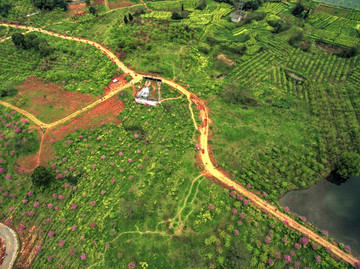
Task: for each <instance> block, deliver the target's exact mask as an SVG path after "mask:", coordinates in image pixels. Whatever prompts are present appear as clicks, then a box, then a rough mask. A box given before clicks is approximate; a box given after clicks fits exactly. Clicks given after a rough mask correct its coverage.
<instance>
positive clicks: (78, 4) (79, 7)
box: [68, 3, 86, 10]
mask: <svg viewBox="0 0 360 269" xmlns="http://www.w3.org/2000/svg"><path fill="white" fill-rule="evenodd" d="M85 6H86V4H85V3H77V4H72V5H71V4H70V5H68V9H69V10H78V9H81V8H83V7H85Z"/></svg>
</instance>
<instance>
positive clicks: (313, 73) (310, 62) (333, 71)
mask: <svg viewBox="0 0 360 269" xmlns="http://www.w3.org/2000/svg"><path fill="white" fill-rule="evenodd" d="M356 61H357V60H356V59H355V58H352V59H342V58H339V57H336V56H335V55H331V56H324V57H322V58H319V57H315V56H313V55H311V54H308V53H305V52H303V51H301V50H296V51H295V52H294V53H293V55H292V56H291V57H290V58H289V59H288V62H287V64H286V66H287V67H288V68H290V69H292V70H297V71H299V72H300V73H301V74H304V75H305V76H307V77H308V78H309V79H312V80H313V81H314V82H315V81H317V82H321V81H329V82H330V81H331V82H339V81H340V80H343V79H344V76H345V75H346V74H347V73H348V72H349V70H350V68H351V67H352V66H354V65H355V63H356Z"/></svg>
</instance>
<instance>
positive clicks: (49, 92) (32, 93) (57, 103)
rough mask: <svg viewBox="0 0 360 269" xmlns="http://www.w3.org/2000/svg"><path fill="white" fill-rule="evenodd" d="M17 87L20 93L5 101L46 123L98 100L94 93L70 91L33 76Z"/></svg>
mask: <svg viewBox="0 0 360 269" xmlns="http://www.w3.org/2000/svg"><path fill="white" fill-rule="evenodd" d="M17 88H18V89H19V92H18V94H17V95H16V96H15V97H11V98H4V101H6V102H9V103H10V104H13V105H15V106H18V107H20V108H22V109H24V110H26V111H28V112H30V113H32V114H33V115H35V116H36V117H37V118H38V119H39V120H41V121H43V122H45V123H51V122H54V121H56V120H59V119H61V118H63V117H65V116H66V115H69V114H71V113H72V112H75V111H77V110H79V109H80V108H82V107H84V106H86V105H88V104H90V103H92V102H94V101H96V100H97V98H96V97H94V96H92V95H89V94H87V95H85V94H81V93H79V92H68V91H66V90H64V88H63V86H62V85H60V84H56V83H46V82H45V81H43V80H41V79H37V78H35V77H32V76H30V77H29V78H27V79H26V80H25V81H24V83H22V84H20V85H18V86H17Z"/></svg>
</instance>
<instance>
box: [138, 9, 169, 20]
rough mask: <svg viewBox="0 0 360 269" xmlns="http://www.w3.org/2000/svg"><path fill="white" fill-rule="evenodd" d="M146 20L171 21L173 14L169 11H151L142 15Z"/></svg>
mask: <svg viewBox="0 0 360 269" xmlns="http://www.w3.org/2000/svg"><path fill="white" fill-rule="evenodd" d="M141 16H142V17H144V18H154V19H160V20H169V19H170V18H171V12H167V11H151V12H150V13H146V14H143V15H141Z"/></svg>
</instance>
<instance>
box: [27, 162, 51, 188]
mask: <svg viewBox="0 0 360 269" xmlns="http://www.w3.org/2000/svg"><path fill="white" fill-rule="evenodd" d="M52 179H53V176H52V174H51V173H50V171H49V170H48V169H47V168H46V167H44V166H38V167H36V168H35V169H34V171H33V172H32V174H31V181H32V183H33V184H34V185H35V186H37V187H41V186H47V185H49V184H50V182H51V180H52Z"/></svg>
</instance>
